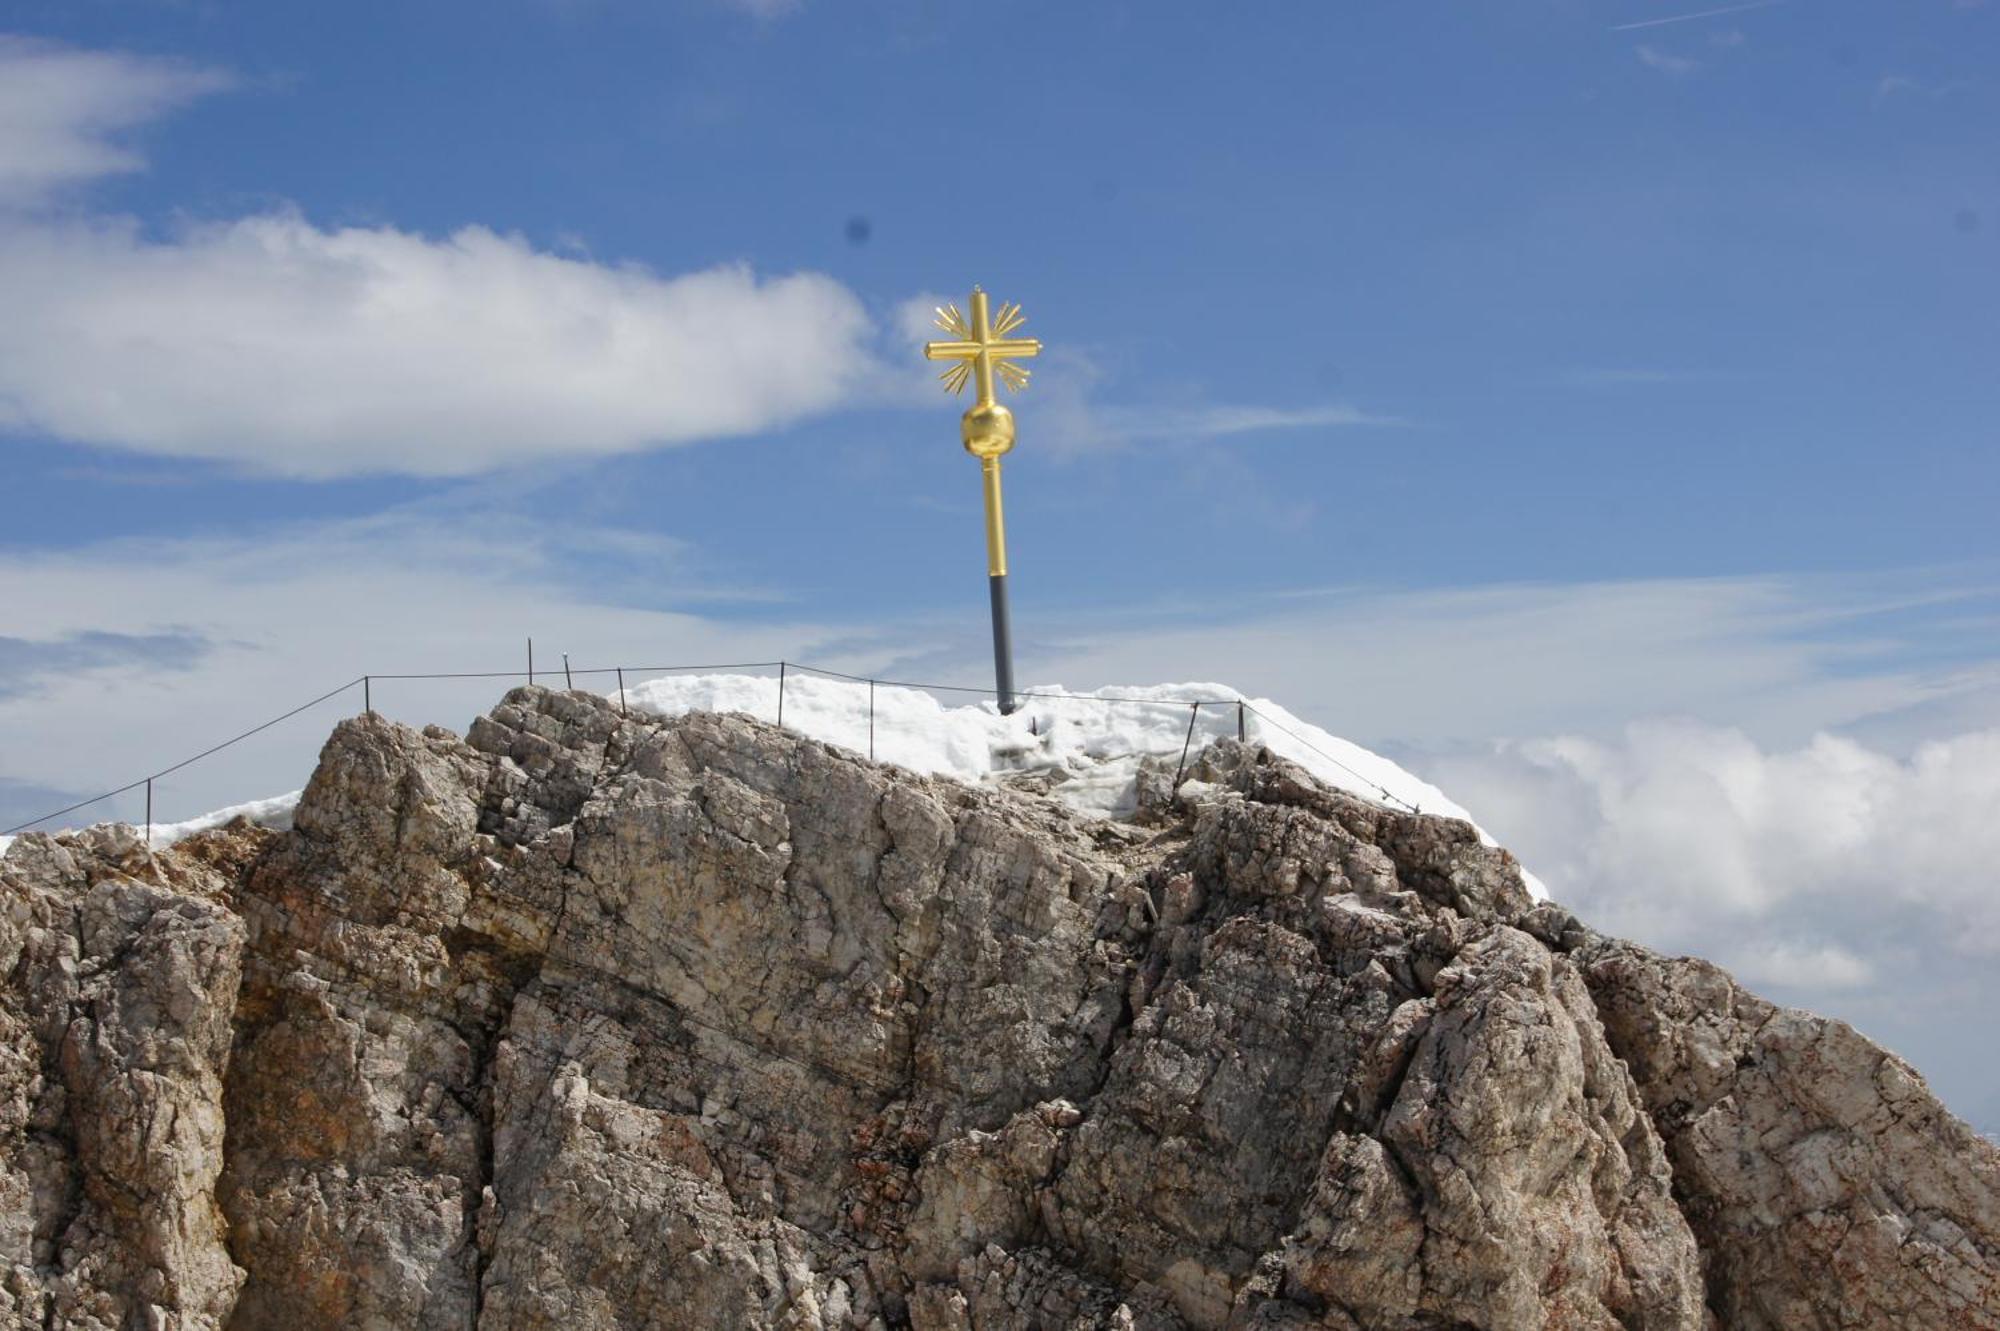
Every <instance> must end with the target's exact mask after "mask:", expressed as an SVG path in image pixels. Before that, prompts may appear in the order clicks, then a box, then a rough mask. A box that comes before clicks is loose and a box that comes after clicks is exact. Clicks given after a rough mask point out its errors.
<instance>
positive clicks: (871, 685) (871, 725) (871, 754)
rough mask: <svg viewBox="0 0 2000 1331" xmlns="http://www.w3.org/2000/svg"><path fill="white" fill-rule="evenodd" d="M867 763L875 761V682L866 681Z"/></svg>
mask: <svg viewBox="0 0 2000 1331" xmlns="http://www.w3.org/2000/svg"><path fill="white" fill-rule="evenodd" d="M868 761H869V762H871V763H872V762H874V761H875V681H874V680H872V679H871V680H869V681H868Z"/></svg>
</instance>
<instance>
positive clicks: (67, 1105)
mask: <svg viewBox="0 0 2000 1331" xmlns="http://www.w3.org/2000/svg"><path fill="white" fill-rule="evenodd" d="M1169 786H1170V782H1169V780H1168V779H1167V777H1166V775H1165V774H1164V773H1154V774H1151V775H1149V777H1148V778H1147V779H1146V780H1145V781H1143V782H1142V795H1143V797H1144V798H1143V799H1142V808H1141V813H1140V815H1139V817H1138V818H1137V819H1136V820H1134V821H1133V822H1131V823H1107V822H1091V821H1084V820H1080V819H1077V818H1075V817H1072V816H1071V815H1069V814H1067V813H1065V812H1064V811H1063V810H1062V809H1061V808H1060V807H1059V806H1058V805H1057V804H1056V803H1055V802H1054V801H1052V800H1049V799H1047V798H1045V797H1043V796H1041V795H1038V794H1036V793H1034V792H1033V791H1031V790H1029V791H1010V790H992V789H974V788H969V787H965V786H961V785H956V784H953V783H950V782H946V781H940V780H933V779H927V778H922V777H917V776H912V775H910V774H909V773H907V772H904V771H901V770H898V769H894V768H888V767H879V766H876V765H873V764H871V763H868V762H865V761H863V760H861V759H860V758H858V757H856V756H855V755H853V754H851V753H848V752H845V751H843V750H840V749H836V748H832V747H830V746H827V745H824V744H820V743H817V742H815V741H812V740H808V739H804V738H801V737H799V736H797V735H794V734H790V733H787V732H785V731H782V730H778V729H775V728H773V727H771V726H769V725H765V724H762V723H759V722H756V721H753V720H750V719H748V718H745V717H740V716H718V715H695V716H689V717H685V718H682V719H679V720H674V721H658V720H651V719H647V720H641V719H637V718H633V719H625V718H622V717H620V716H619V714H618V712H617V710H616V709H615V708H613V707H610V706H607V705H606V704H605V703H603V702H602V701H600V700H598V699H596V698H593V697H590V696H588V695H583V694H566V693H553V692H549V691H546V690H541V689H523V690H517V691H516V692H514V693H512V694H510V695H509V696H508V698H507V699H506V700H505V701H504V702H503V703H502V704H501V705H500V706H499V707H497V708H496V709H495V710H494V711H493V712H492V713H491V714H490V715H489V716H487V717H483V718H481V719H480V720H479V721H478V722H476V723H475V724H474V726H473V728H472V730H471V732H470V734H469V735H468V736H467V737H466V738H465V739H463V740H461V739H459V738H458V737H456V736H454V735H451V734H449V733H447V732H445V731H443V730H439V729H435V728H432V729H427V730H424V731H421V732H419V731H416V730H412V729H409V728H407V727H404V726H400V725H396V724H393V723H390V722H388V721H384V720H382V719H380V718H377V717H372V716H369V717H362V718H359V719H356V720H352V721H348V722H345V723H343V724H342V725H341V726H340V727H339V728H338V729H337V730H336V731H335V732H334V734H333V736H332V738H331V739H330V740H329V741H328V743H327V746H326V749H325V751H324V753H323V755H322V757H321V761H320V765H319V768H318V771H317V772H316V773H315V775H314V777H313V779H312V782H311V785H310V786H309V787H308V789H307V791H306V793H305V796H304V798H303V801H302V802H301V804H300V805H299V808H298V811H297V815H296V820H295V827H294V828H293V830H292V831H290V832H288V833H282V834H280V833H270V832H264V831H260V830H257V829H253V828H249V827H247V826H238V827H234V828H231V829H226V830H224V831H221V832H217V833H210V834H204V835H203V836H200V837H197V838H194V839H192V840H190V841H188V842H185V843H183V844H182V845H181V846H179V847H178V848H176V849H174V850H172V851H167V852H163V853H159V854H156V855H148V854H146V853H145V852H144V851H143V850H142V849H141V848H140V847H139V845H138V842H137V840H136V839H135V838H133V837H132V836H131V835H130V834H129V831H126V830H122V829H117V828H99V829H95V830H93V831H91V832H88V833H83V834H78V835H75V836H68V837H62V838H49V837H42V836H27V837H23V838H22V839H21V840H20V841H19V842H18V843H16V845H15V846H14V847H13V849H12V850H11V852H10V853H9V854H8V855H7V856H6V858H5V859H4V860H0V904H4V916H0V975H4V987H0V1025H4V1027H5V1032H6V1040H5V1043H4V1050H0V1270H3V1271H4V1273H5V1274H4V1277H0V1311H4V1313H5V1315H6V1316H7V1317H9V1318H11V1319H12V1324H14V1325H18V1326H22V1327H35V1328H46V1327H74V1328H92V1329H101V1331H123V1329H124V1328H141V1327H143V1328H161V1329H163V1331H196V1329H198V1328H202V1329H205V1328H230V1329H231V1331H261V1329H262V1328H283V1329H284V1331H301V1329H302V1328H320V1327H328V1328H331V1327H360V1328H440V1329H441V1328H478V1329H479V1331H499V1329H506V1331H528V1329H529V1328H545V1327H546V1328H553V1327H563V1328H583V1329H584V1331H595V1329H597V1328H614V1327H616V1328H637V1327H755V1328H767V1327H768V1328H779V1327H784V1328H814V1327H822V1328H832V1327H904V1326H907V1327H912V1328H916V1329H917V1331H960V1329H970V1328H1029V1327H1050V1328H1083V1327H1105V1328H1111V1327H1132V1328H1139V1327H1160V1328H1168V1327H1186V1328H1211V1327H1262V1328H1281V1327H1328V1328H1344V1329H1347V1331H1353V1329H1355V1328H1383V1329H1410V1331H1413V1329H1415V1328H1439V1329H1446V1328H1453V1329H1462V1328H1495V1329H1496V1331H1497V1329H1502V1328H1506V1329H1512V1328H1597V1327H1602V1328H1629V1329H1633V1331H1666V1329H1667V1328H1706V1327H1723V1328H1732V1329H1734V1328H1741V1329H1742V1331H1764V1329H1766V1328H1769V1329H1772V1331H1778V1329H1781V1328H1782V1329H1783V1331H1799V1329H1800V1328H1871V1329H1873V1328H1905V1327H1907V1328H1919V1327H1921V1328H1996V1327H2000V1154H1996V1151H1995V1150H1994V1148H1993V1147H1992V1146H1991V1145H1990V1144H1988V1143H1986V1142H1984V1141H1982V1140H1981V1139H1979V1138H1977V1137H1976V1136H1974V1135H1973V1134H1972V1133H1971V1132H1970V1131H1969V1130H1967V1129H1966V1128H1965V1127H1964V1126H1963V1125H1962V1124H1960V1123H1959V1122H1958V1121H1957V1120H1955V1119H1954V1118H1952V1117H1951V1116H1950V1115H1949V1114H1948V1113H1946V1112H1945V1110H1944V1109H1943V1108H1941V1107H1940V1106H1939V1104H1938V1103H1937V1101H1936V1100H1935V1099H1934V1098H1933V1097H1932V1096H1931V1095H1930V1093H1929V1092H1928V1090H1927V1089H1926V1088H1925V1086H1924V1084H1923V1082H1922V1080H1921V1078H1919V1077H1918V1076H1917V1075H1916V1074H1915V1073H1914V1072H1913V1071H1912V1070H1911V1069H1910V1068H1909V1067H1908V1066H1907V1065H1905V1064H1904V1063H1902V1062H1901V1061H1900V1060H1898V1059H1897V1058H1896V1057H1894V1056H1893V1055H1891V1054H1889V1053H1886V1052H1885V1051H1883V1050H1881V1049H1879V1048H1877V1047H1876V1046H1874V1045H1872V1044H1870V1043H1869V1042H1868V1041H1866V1040H1864V1039H1862V1038H1861V1037H1860V1036H1858V1035H1857V1034H1855V1032H1854V1031H1852V1030H1851V1029H1849V1028H1848V1027H1846V1026H1844V1025H1842V1024H1841V1023H1839V1022H1837V1021H1830V1020H1825V1019H1822V1018H1818V1017H1814V1016H1811V1015H1809V1014H1806V1013H1802V1012H1797V1011H1789V1010H1785V1009H1780V1008H1776V1007H1774V1006H1772V1005H1770V1004H1768V1003H1765V1002H1763V1001H1762V1000H1760V999H1758V998H1756V997H1755V996H1753V995H1751V994H1749V993H1746V992H1745V991H1743V990H1742V989H1740V988H1738V987H1737V986H1736V985H1735V984H1734V983H1732V982H1731V980H1730V979H1729V977H1728V976H1727V975H1725V974H1723V973H1722V972H1721V971H1719V970H1717V969H1715V968H1714V967H1712V966H1709V965H1706V964H1704V963H1702V962H1698V961H1692V960H1686V959H1669V958H1664V957H1660V956H1656V955H1654V954H1652V953H1649V952H1647V951H1645V950H1644V949H1642V948H1638V947H1634V946H1632V945H1630V944H1627V943H1622V942H1618V941H1616V940H1612V939H1607V938H1604V937H1601V936H1599V935H1597V934H1595V933H1593V932H1592V931H1591V930H1589V929H1588V928H1586V927H1585V926H1583V925H1582V924H1580V923H1579V922H1578V921H1577V920H1576V919H1575V918H1574V917H1572V916H1571V915H1569V914H1568V913H1567V912H1565V911H1563V910H1561V909H1560V908H1558V907H1556V906H1554V905H1552V904H1547V903H1542V904H1537V903H1535V902H1533V901H1531V900H1530V898H1529V896H1528V895H1527V894H1526V892H1525V891H1524V890H1523V888H1522V885H1521V879H1520V874H1519V870H1518V868H1517V866H1516V865H1515V863H1514V861H1513V860H1512V858H1511V857H1510V856H1509V855H1507V853H1506V852H1504V851H1499V850H1493V849H1490V848H1486V847H1483V846H1481V844H1480V843H1479V840H1478V838H1477V837H1476V836H1475V835H1474V834H1473V832H1472V830H1471V828H1470V827H1469V826H1468V825H1467V824H1464V823H1458V822H1451V821H1447V820H1443V819H1437V818H1427V817H1420V816H1415V815H1405V814H1400V813H1395V812H1391V811H1388V810H1384V809H1381V808H1377V807H1375V806H1373V805H1370V804H1367V803H1364V802H1362V801H1359V800H1356V799H1353V798H1351V797H1348V796H1345V795H1342V794H1339V793H1336V792H1333V791H1330V790H1327V789H1325V788H1324V787H1322V786H1319V785H1317V784H1315V783H1314V782H1313V781H1312V780H1311V778H1310V777H1308V776H1306V775H1305V774H1304V773H1303V772H1301V771H1300V770H1298V769H1297V768H1295V767H1292V766H1290V765H1288V764H1286V763H1284V762H1282V761H1280V760H1277V759H1274V758H1272V757H1271V756H1270V755H1269V754H1268V753H1264V752H1261V751H1258V750H1256V749H1253V748H1248V747H1245V746H1243V745H1240V744H1236V743H1233V742H1224V743H1220V744H1217V745H1215V746H1213V747H1212V748H1210V749H1209V750H1208V751H1206V752H1205V753H1204V754H1203V755H1201V757H1200V760H1199V761H1198V762H1196V763H1194V764H1192V766H1191V768H1190V771H1189V779H1188V780H1187V781H1186V782H1184V783H1183V784H1181V785H1180V786H1179V788H1178V789H1169Z"/></svg>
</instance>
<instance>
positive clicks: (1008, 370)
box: [993, 360, 1028, 393]
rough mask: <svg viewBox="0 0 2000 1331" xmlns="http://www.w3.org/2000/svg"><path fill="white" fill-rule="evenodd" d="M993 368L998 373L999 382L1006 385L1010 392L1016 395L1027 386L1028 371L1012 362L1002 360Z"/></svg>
mask: <svg viewBox="0 0 2000 1331" xmlns="http://www.w3.org/2000/svg"><path fill="white" fill-rule="evenodd" d="M993 368H994V370H995V371H996V372H998V374H999V375H1000V378H1001V381H1002V382H1004V383H1005V384H1006V385H1007V387H1008V389H1009V390H1010V391H1012V392H1015V393H1018V392H1020V391H1021V390H1022V389H1024V388H1026V387H1027V386H1028V371H1026V370H1024V369H1022V368H1021V367H1020V366H1018V365H1016V364H1014V362H1012V361H1007V360H1003V361H1000V362H998V363H997V364H995V365H994V367H993Z"/></svg>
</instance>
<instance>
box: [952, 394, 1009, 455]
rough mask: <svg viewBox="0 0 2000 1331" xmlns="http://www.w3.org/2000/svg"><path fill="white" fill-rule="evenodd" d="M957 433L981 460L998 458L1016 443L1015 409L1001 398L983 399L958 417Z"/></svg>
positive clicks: (968, 450) (970, 451) (967, 449)
mask: <svg viewBox="0 0 2000 1331" xmlns="http://www.w3.org/2000/svg"><path fill="white" fill-rule="evenodd" d="M958 433H959V437H960V438H962V439H964V440H965V451H966V452H968V453H970V454H972V456H974V457H976V458H978V459H980V460H981V461H982V462H983V461H985V460H987V459H988V458H997V457H999V456H1000V455H1001V454H1002V453H1005V452H1006V451H1007V450H1008V449H1010V448H1012V447H1013V446H1014V413H1013V412H1011V411H1009V410H1007V408H1005V407H1003V406H1001V405H1000V404H999V403H998V402H982V403H980V404H979V405H977V406H975V407H973V408H971V409H970V410H968V411H967V412H966V413H965V415H964V417H962V418H961V419H960V420H959V423H958Z"/></svg>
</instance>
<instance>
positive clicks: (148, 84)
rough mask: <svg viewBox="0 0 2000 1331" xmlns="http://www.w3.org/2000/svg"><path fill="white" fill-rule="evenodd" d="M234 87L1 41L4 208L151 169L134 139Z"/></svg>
mask: <svg viewBox="0 0 2000 1331" xmlns="http://www.w3.org/2000/svg"><path fill="white" fill-rule="evenodd" d="M233 82H234V80H233V79H232V78H231V76H230V75H229V74H227V73H225V72H224V71H222V70H217V69H208V68H203V67H201V66H196V65H190V64H187V63H184V62H182V61H178V60H162V59H158V58H155V57H150V56H132V55H124V54H121V53H118V52H105V51H79V50H73V49H71V48H68V47H63V46H57V45H54V44H52V43H48V42H40V41H35V40H32V39H29V38H24V37H15V36H8V35H4V34H0V206H13V207H24V206H33V205H36V204H40V203H43V202H46V201H47V200H48V199H49V198H50V197H51V196H52V195H54V194H56V193H57V192H59V191H61V190H64V189H66V188H69V187H72V186H75V185H79V184H83V183H85V182H88V181H92V180H96V179H99V178H101V177H104V176H110V175H119V174H122V173H125V172H131V171H140V170H143V169H144V168H145V164H146V161H145V157H144V156H143V155H142V154H141V153H140V152H139V151H138V150H137V149H135V148H133V147H132V146H130V145H129V144H128V143H126V142H125V141H124V139H125V136H126V134H127V133H128V132H129V131H131V130H134V129H136V128H138V127H139V126H141V125H144V124H146V123H147V122H149V121H152V120H155V119H157V118H158V117H160V116H161V115H163V114H165V113H167V112H169V111H172V110H174V109H176V108H178V107H181V106H184V105H186V104H187V103H189V102H192V101H194V100H196V99H197V98H200V97H203V96H206V95H208V94H210V93H213V92H217V91H220V90H222V89H224V88H227V87H229V86H230V85H231V84H232V83H233Z"/></svg>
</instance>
